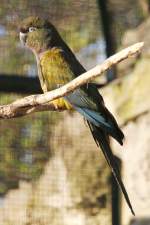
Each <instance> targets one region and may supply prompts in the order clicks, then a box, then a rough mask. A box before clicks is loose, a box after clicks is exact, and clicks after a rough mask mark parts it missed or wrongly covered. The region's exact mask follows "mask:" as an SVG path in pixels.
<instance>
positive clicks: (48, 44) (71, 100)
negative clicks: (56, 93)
mask: <svg viewBox="0 0 150 225" xmlns="http://www.w3.org/2000/svg"><path fill="white" fill-rule="evenodd" d="M19 32H20V34H19V36H20V41H21V43H22V44H23V45H24V46H25V47H27V48H29V49H30V50H31V51H32V52H33V54H34V55H35V58H36V62H37V68H38V76H39V80H40V84H41V88H42V90H43V92H44V93H45V92H48V91H51V90H54V89H57V88H58V87H60V86H62V85H65V84H66V83H68V82H69V81H71V80H73V79H74V78H76V77H77V76H79V75H81V74H82V73H84V72H86V69H85V68H84V67H83V66H82V65H81V63H80V62H79V61H78V59H77V58H76V56H75V54H74V53H73V51H72V50H71V48H70V47H69V46H68V45H67V43H66V42H65V41H64V40H63V38H62V37H61V35H60V34H59V32H58V31H57V29H56V28H55V26H54V25H53V24H52V23H51V22H50V21H49V20H47V19H44V18H40V17H38V16H30V17H28V18H25V19H24V20H23V21H22V22H21V24H20V27H19ZM52 103H53V104H54V106H55V108H56V109H64V110H76V111H77V112H78V113H80V114H81V115H82V116H83V117H84V119H85V120H86V122H87V124H88V126H89V129H90V132H91V134H92V136H93V138H94V140H95V142H96V144H97V146H98V147H99V148H100V149H101V151H102V153H103V154H104V157H105V159H106V161H107V163H108V166H109V167H110V169H111V171H112V174H113V175H114V177H115V179H116V181H117V183H118V185H119V187H120V189H121V190H122V193H123V195H124V197H125V200H126V202H127V204H128V206H129V208H130V210H131V212H132V214H133V215H135V213H134V210H133V207H132V205H131V202H130V199H129V196H128V194H127V191H126V189H125V186H124V184H123V182H122V179H121V175H120V171H119V169H118V165H117V162H116V160H115V157H114V154H113V152H112V150H111V147H110V137H112V138H114V139H115V140H116V141H117V142H118V143H119V144H120V145H123V139H124V134H123V132H122V131H121V129H120V128H119V126H118V124H117V121H116V119H115V118H114V116H113V115H112V113H111V112H110V111H109V110H108V109H107V108H106V106H105V103H104V100H103V97H102V96H101V95H100V92H99V90H98V88H97V85H96V84H95V83H94V82H89V83H88V84H86V85H82V86H81V87H80V88H77V89H75V90H74V91H73V92H71V93H69V94H68V95H67V96H64V97H61V98H58V99H55V100H53V101H52Z"/></svg>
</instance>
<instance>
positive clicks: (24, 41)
mask: <svg viewBox="0 0 150 225" xmlns="http://www.w3.org/2000/svg"><path fill="white" fill-rule="evenodd" d="M19 37H20V41H21V44H23V45H25V43H26V39H27V34H26V33H22V32H20V34H19Z"/></svg>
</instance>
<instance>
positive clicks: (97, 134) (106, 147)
mask: <svg viewBox="0 0 150 225" xmlns="http://www.w3.org/2000/svg"><path fill="white" fill-rule="evenodd" d="M87 123H88V125H89V127H90V130H91V133H92V135H93V138H94V140H95V142H96V144H97V145H98V146H99V147H100V148H101V150H102V152H103V154H104V156H105V158H106V160H107V163H108V165H109V167H110V168H111V170H112V173H113V175H114V177H115V179H116V181H117V183H118V185H119V187H120V189H121V190H122V192H123V194H124V197H125V199H126V202H127V204H128V206H129V208H130V210H131V212H132V214H133V215H135V213H134V210H133V208H132V205H131V202H130V199H129V197H128V194H127V191H126V189H125V186H124V184H123V182H122V180H121V176H120V173H119V169H118V166H117V164H116V161H115V158H114V155H113V153H112V151H111V148H110V144H109V138H108V136H107V135H106V134H105V132H104V131H103V130H101V129H100V128H99V127H96V126H95V125H93V124H91V123H90V122H89V121H87Z"/></svg>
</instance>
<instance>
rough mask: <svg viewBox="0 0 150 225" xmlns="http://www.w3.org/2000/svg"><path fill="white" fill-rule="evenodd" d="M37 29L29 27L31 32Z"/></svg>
mask: <svg viewBox="0 0 150 225" xmlns="http://www.w3.org/2000/svg"><path fill="white" fill-rule="evenodd" d="M36 29H37V28H36V27H29V32H33V31H35V30H36Z"/></svg>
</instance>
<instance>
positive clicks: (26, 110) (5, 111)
mask: <svg viewBox="0 0 150 225" xmlns="http://www.w3.org/2000/svg"><path fill="white" fill-rule="evenodd" d="M143 45H144V43H143V42H140V43H137V44H134V45H132V46H130V47H128V48H126V49H124V50H122V51H120V52H119V53H116V54H115V55H113V56H111V57H109V58H108V59H106V60H105V61H104V62H103V63H102V64H101V65H97V66H96V67H94V68H93V69H91V70H89V71H87V72H85V73H83V74H82V75H80V76H78V77H77V78H75V79H74V80H72V81H70V82H69V83H67V84H66V85H64V86H62V87H60V88H58V89H55V90H53V91H50V92H47V93H44V94H38V95H31V96H28V97H25V98H22V99H19V100H17V101H15V102H13V103H11V104H9V105H2V106H0V119H6V118H7V119H8V118H14V117H19V116H24V115H28V114H30V113H33V112H39V111H46V110H51V111H54V110H55V111H56V110H57V111H58V110H63V109H61V108H55V106H54V104H53V103H52V102H51V103H50V101H52V100H55V99H57V98H60V97H63V96H65V95H67V94H69V93H70V92H73V91H74V90H75V89H77V88H79V87H80V86H81V85H83V84H86V83H88V82H90V81H91V80H92V79H94V78H96V77H98V76H101V75H102V74H103V72H105V71H107V70H108V69H110V68H111V67H112V66H113V65H116V64H117V63H119V62H121V61H123V60H124V59H126V58H129V57H131V56H133V55H135V54H137V53H139V52H140V51H141V49H142V47H143Z"/></svg>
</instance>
